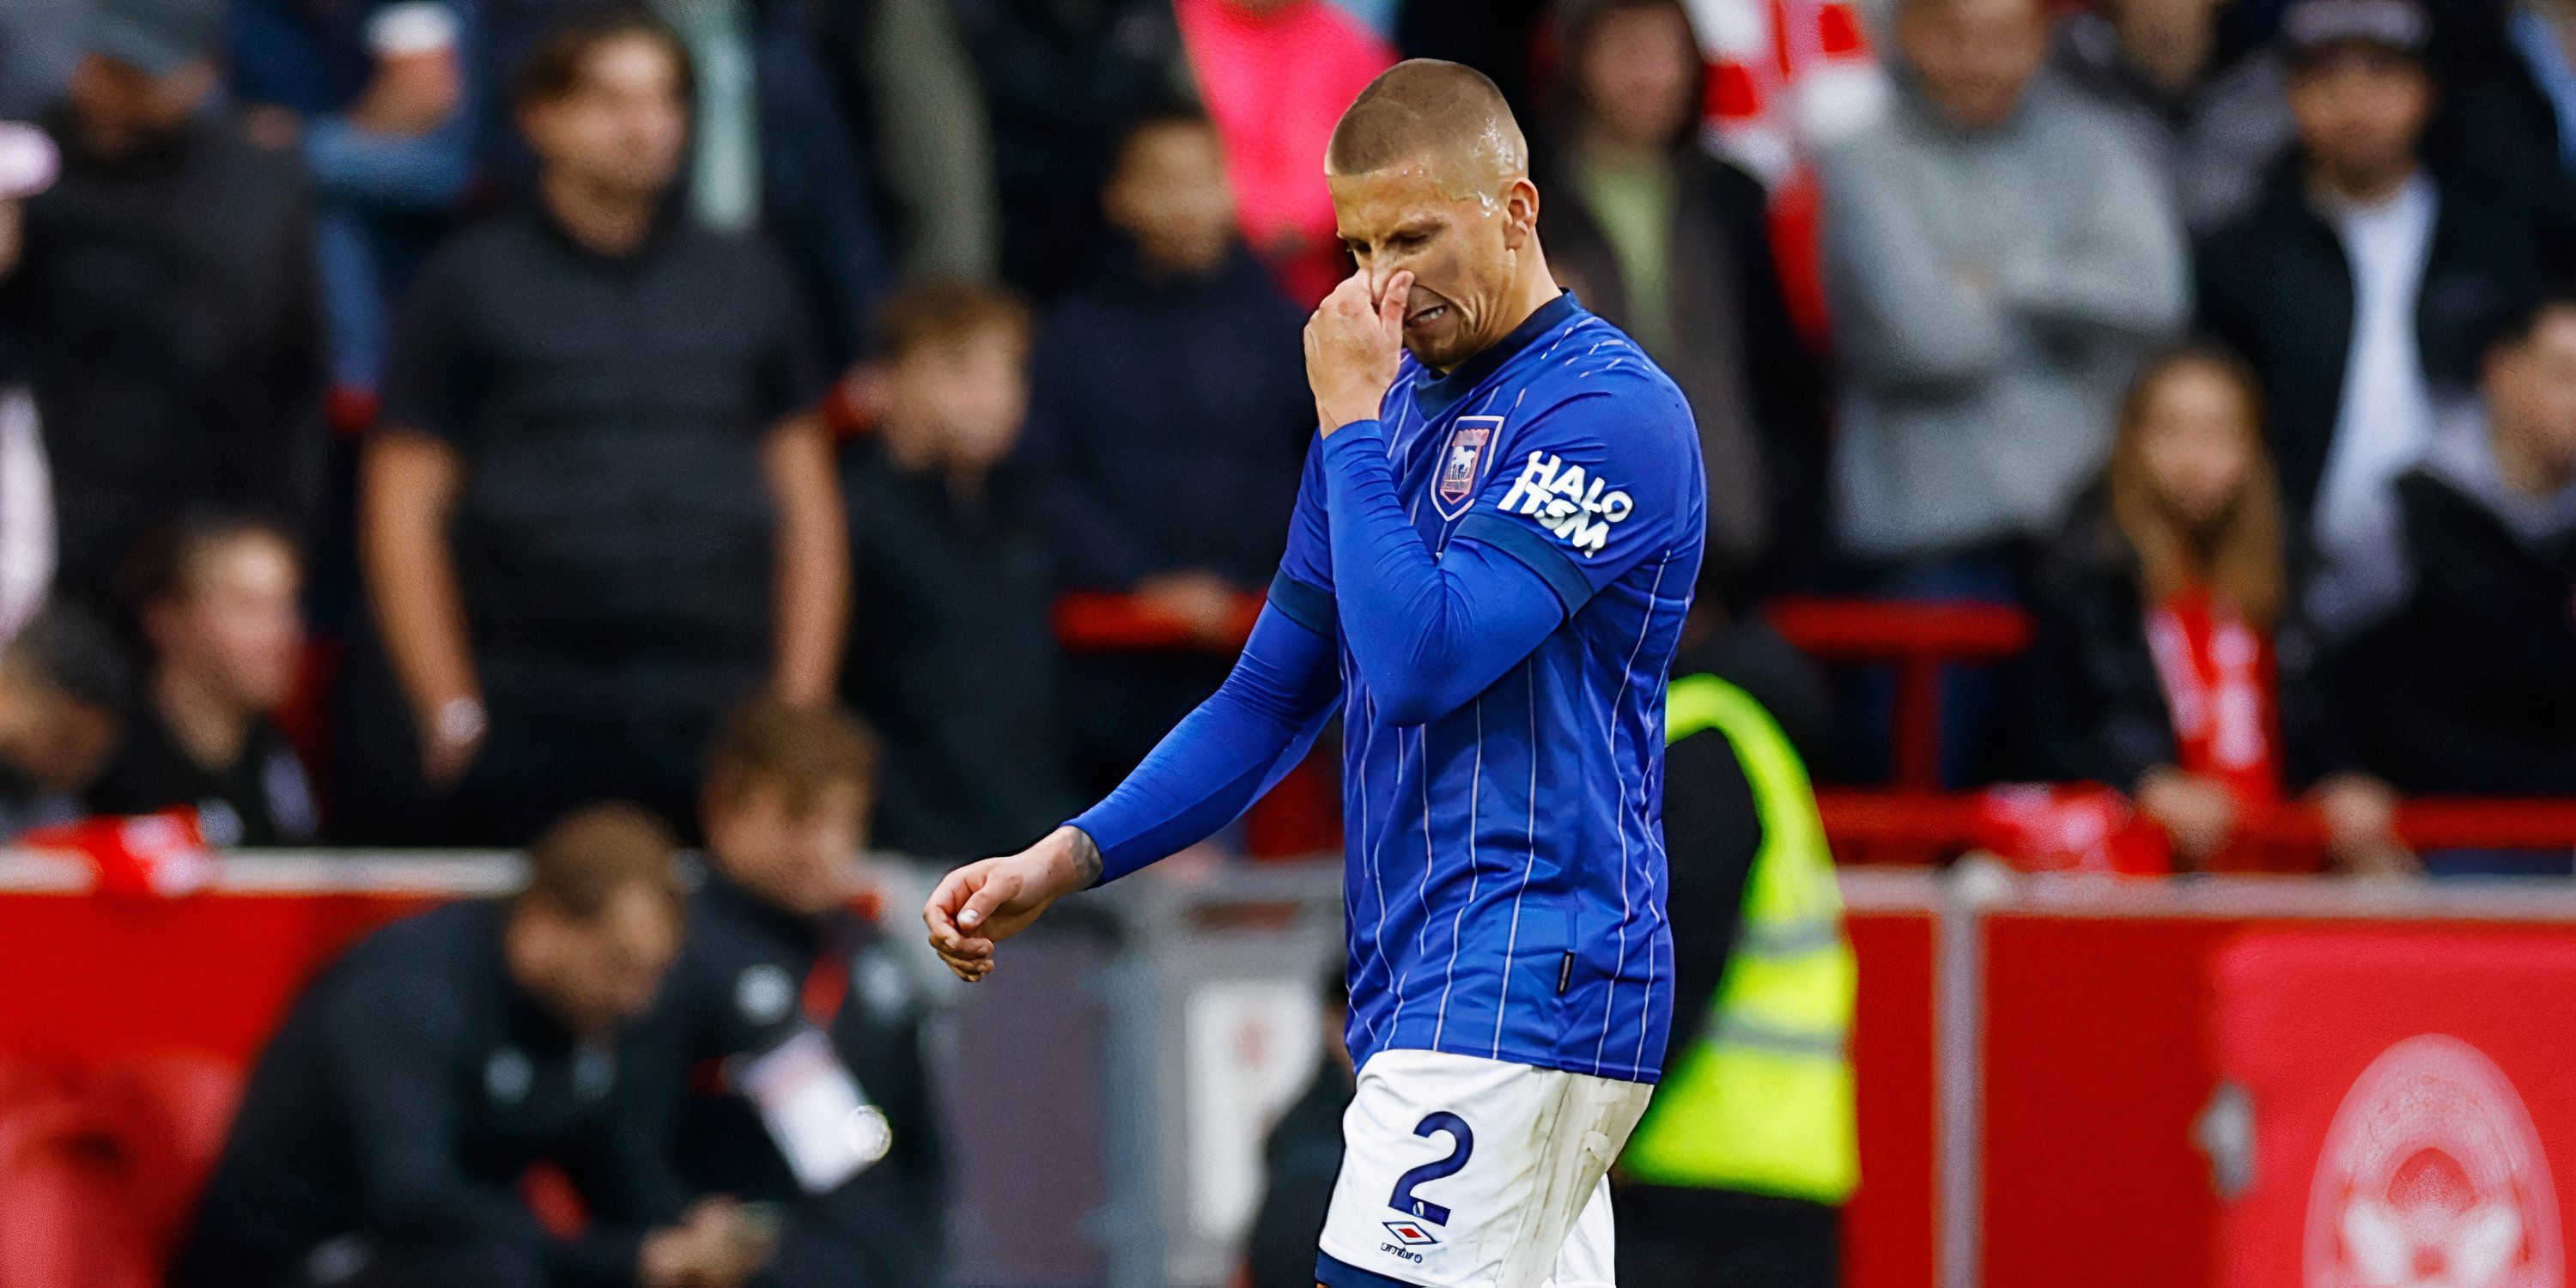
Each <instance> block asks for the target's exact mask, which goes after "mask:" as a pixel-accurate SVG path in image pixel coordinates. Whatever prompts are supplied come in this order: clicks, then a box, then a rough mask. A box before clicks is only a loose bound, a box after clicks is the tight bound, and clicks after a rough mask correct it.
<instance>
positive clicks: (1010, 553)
mask: <svg viewBox="0 0 2576 1288" xmlns="http://www.w3.org/2000/svg"><path fill="white" fill-rule="evenodd" d="M1029 329H1030V328H1029V316H1028V311H1027V309H1026V307H1025V306H1023V305H1022V304H1020V303H1019V302H1018V300H1017V299H1015V298H1014V297H1012V296H1010V295H1008V294H1005V293H1003V292H1000V291H998V290H995V289H993V288H990V287H982V286H974V285H968V284H964V283H955V282H932V283H923V284H919V285H916V286H912V287H907V288H905V289H903V290H901V291H898V292H897V293H896V294H895V295H894V296H893V298H891V299H889V300H888V301H887V302H886V307H885V312H884V314H883V316H882V319H881V321H880V323H879V326H878V330H879V333H880V334H881V336H882V337H883V339H882V341H881V343H882V345H883V352H882V354H881V355H880V357H879V358H878V359H877V365H878V366H879V367H880V369H881V372H882V379H883V384H884V388H885V410H884V416H883V418H882V420H881V421H880V422H879V424H878V427H877V433H876V434H875V435H874V436H872V437H868V438H863V439H861V440H859V441H858V442H855V443H852V444H851V445H850V447H849V450H848V454H847V456H846V457H845V458H844V460H843V463H842V473H841V485H842V489H843V491H844V494H845V495H846V496H847V498H848V503H849V513H850V546H851V560H852V564H853V571H854V573H855V584H856V586H857V602H858V614H857V630H856V632H855V633H854V635H853V638H852V640H851V647H850V666H849V668H848V673H847V676H846V679H845V685H846V691H847V692H848V694H849V695H850V699H851V702H850V704H851V705H852V706H853V707H855V708H857V709H858V711H859V712H860V713H861V714H862V715H864V716H866V717H867V720H868V722H869V723H870V724H871V725H873V726H875V728H876V730H877V732H878V734H879V735H880V736H881V737H883V738H884V739H885V748H886V755H885V774H884V779H883V782H882V784H881V786H880V795H879V797H878V803H877V815H876V828H875V832H876V839H877V843H878V845H879V846H881V847H882V848H884V849H887V850H890V851H894V852H897V853H903V854H912V855H918V856H922V857H927V858H940V859H961V858H967V857H970V856H973V855H979V854H992V853H996V852H1001V851H1007V850H1009V849H1011V848H1012V847H1015V846H1020V845H1026V844H1027V843H1028V842H1029V839H1030V838H1032V837H1035V836H1037V835H1039V834H1041V833H1043V832H1045V831H1046V830H1047V829H1048V828H1050V827H1052V826H1054V825H1055V824H1057V823H1060V822H1062V821H1063V820H1064V819H1065V818H1066V817H1068V816H1069V815H1070V814H1072V812H1073V810H1074V808H1075V807H1076V806H1077V805H1078V802H1077V801H1076V800H1075V792H1074V789H1073V783H1072V771H1071V758H1072V757H1071V749H1070V743H1069V740H1068V738H1067V736H1066V733H1065V723H1064V699H1063V694H1062V685H1061V674H1062V672H1061V669H1060V663H1059V661H1058V658H1057V656H1056V648H1055V634H1054V630H1053V627H1052V625H1051V623H1050V620H1049V616H1048V614H1049V608H1050V604H1051V601H1052V597H1053V588H1054V584H1055V571H1054V567H1053V560H1052V558H1051V553H1052V552H1051V551H1050V550H1049V549H1048V542H1047V541H1046V539H1045V537H1044V536H1043V535H1042V534H1041V532H1040V531H1039V529H1038V528H1037V526H1036V525H1035V523H1034V522H1033V521H1032V517H1031V509H1030V507H1029V505H1028V501H1027V491H1028V489H1027V487H1026V483H1025V480H1024V479H1022V478H1021V477H1019V476H1018V475H1017V473H1016V472H1015V471H1012V470H1010V469H1008V468H1007V467H1005V465H1004V462H1005V461H1006V460H1008V459H1009V457H1010V455H1011V452H1012V449H1013V448H1014V447H1015V446H1017V445H1018V442H1019V438H1020V430H1021V423H1022V421H1023V420H1024V419H1025V418H1026V416H1027V414H1028V374H1027V367H1028V355H1029Z"/></svg>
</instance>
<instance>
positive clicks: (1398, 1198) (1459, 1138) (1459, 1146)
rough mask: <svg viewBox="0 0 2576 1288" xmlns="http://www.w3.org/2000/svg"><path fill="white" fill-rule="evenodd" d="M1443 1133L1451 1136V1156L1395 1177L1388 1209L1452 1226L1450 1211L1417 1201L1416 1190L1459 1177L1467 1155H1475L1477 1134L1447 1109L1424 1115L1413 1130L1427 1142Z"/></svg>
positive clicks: (1389, 1196)
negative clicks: (1414, 1190) (1427, 1182)
mask: <svg viewBox="0 0 2576 1288" xmlns="http://www.w3.org/2000/svg"><path fill="white" fill-rule="evenodd" d="M1441 1132H1447V1133H1449V1155H1448V1157H1446V1158H1438V1159H1433V1160H1432V1161H1430V1162H1428V1163H1424V1164H1423V1165H1422V1166H1420V1167H1417V1168H1414V1169H1413V1170H1412V1171H1410V1172H1406V1173H1405V1174H1404V1175H1402V1176H1399V1177H1397V1178H1395V1193H1393V1194H1390V1195H1387V1196H1386V1205H1387V1206H1388V1207H1391V1208H1394V1209H1395V1210H1396V1211H1398V1212H1402V1213H1404V1214H1405V1215H1407V1216H1411V1217H1417V1218H1419V1219H1421V1220H1424V1221H1428V1222H1430V1223H1431V1224H1433V1225H1447V1224H1449V1209H1447V1208H1445V1207H1442V1206H1440V1205H1439V1204H1437V1203H1434V1202H1432V1201H1431V1200H1429V1199H1421V1198H1415V1197H1414V1196H1413V1187H1414V1186H1416V1185H1420V1184H1421V1183H1423V1182H1424V1181H1436V1180H1439V1179H1440V1178H1441V1177H1444V1176H1455V1175H1457V1174H1458V1171H1459V1169H1460V1168H1463V1167H1465V1166H1466V1165H1467V1156H1468V1155H1470V1154H1473V1153H1475V1152H1476V1133H1474V1132H1472V1131H1469V1130H1467V1120H1466V1119H1464V1118H1461V1117H1459V1116H1458V1115H1456V1114H1453V1113H1450V1112H1448V1111H1447V1110H1442V1111H1441V1112H1439V1113H1436V1114H1429V1115H1425V1116H1424V1118H1423V1119H1422V1121H1421V1122H1420V1123H1417V1124H1415V1126H1414V1128H1413V1134H1414V1135H1416V1136H1420V1137H1422V1138H1424V1139H1425V1140H1428V1139H1430V1138H1431V1137H1432V1136H1435V1135H1437V1134H1439V1133H1441Z"/></svg>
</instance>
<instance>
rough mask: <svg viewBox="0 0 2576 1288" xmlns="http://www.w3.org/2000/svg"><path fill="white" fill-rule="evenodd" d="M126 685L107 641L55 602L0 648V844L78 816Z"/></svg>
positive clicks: (95, 626)
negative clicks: (83, 793) (85, 791)
mask: <svg viewBox="0 0 2576 1288" xmlns="http://www.w3.org/2000/svg"><path fill="white" fill-rule="evenodd" d="M132 687H133V684H132V676H131V674H130V671H129V668H128V667H127V665H126V662H125V656H124V654H123V652H122V651H120V650H119V649H118V647H117V644H116V637H115V636H113V635H111V634H110V633H109V632H108V630H107V628H106V627H104V626H102V625H100V624H99V623H98V622H97V621H96V620H95V619H93V618H91V617H90V616H89V615H88V614H86V613H83V612H81V611H79V610H78V609H74V608H70V607H66V606H63V605H59V604H58V605H55V606H54V607H52V608H49V609H46V610H45V611H44V612H43V613H42V614H40V615H38V616H37V617H36V619H35V620H34V621H31V622H29V623H27V625H26V626H25V628H24V629H22V630H20V631H19V632H18V633H17V635H16V636H15V637H14V638H12V639H10V640H9V641H8V642H7V644H6V645H5V646H0V845H5V844H7V843H8V841H9V838H11V837H13V836H15V835H17V834H18V833H20V832H23V831H25V830H27V829H28V828H31V827H44V826H49V825H51V824H55V823H67V822H70V821H72V820H73V819H75V818H78V817H80V815H81V814H82V813H83V812H84V811H83V810H82V808H81V805H80V793H81V791H82V790H83V789H84V788H87V787H88V786H89V785H90V783H91V781H92V780H94V779H96V778H97V777H98V775H99V773H100V771H102V770H103V769H105V768H106V767H107V763H108V759H109V757H111V756H112V755H114V754H115V751H116V741H117V735H118V729H119V713H120V712H122V711H124V710H125V704H126V701H127V695H128V692H129V690H130V689H131V688H132Z"/></svg>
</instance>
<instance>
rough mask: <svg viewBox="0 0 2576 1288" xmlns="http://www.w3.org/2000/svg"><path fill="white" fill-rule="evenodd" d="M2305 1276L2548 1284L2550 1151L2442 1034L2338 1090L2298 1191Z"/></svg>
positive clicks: (2490, 1285) (2553, 1241)
mask: <svg viewBox="0 0 2576 1288" xmlns="http://www.w3.org/2000/svg"><path fill="white" fill-rule="evenodd" d="M2306 1277H2307V1288H2543V1286H2544V1285H2546V1286H2547V1288H2558V1286H2559V1285H2560V1284H2561V1283H2563V1282H2564V1278H2565V1261H2564V1254H2563V1251H2562V1248H2561V1245H2560V1243H2559V1230H2558V1196H2557V1193H2556V1191H2555V1190H2553V1189H2552V1188H2551V1186H2550V1183H2549V1161H2548V1159H2547V1158H2546V1157H2545V1156H2544V1155H2543V1154H2542V1152H2541V1145H2540V1136H2539V1134H2538V1133H2537V1132H2535V1131H2534V1130H2533V1129H2532V1126H2531V1115H2530V1113H2529V1112H2528V1111H2526V1110H2525V1109H2524V1108H2523V1104H2522V1097H2521V1096H2520V1095H2519V1094H2517V1093H2516V1092H2515V1091H2514V1089H2513V1084H2512V1083H2511V1082H2509V1081H2507V1080H2506V1078H2505V1076H2504V1071H2503V1070H2501V1069H2498V1068H2497V1067H2496V1066H2495V1062H2494V1061H2492V1060H2490V1059H2488V1058H2487V1057H2486V1055H2485V1054H2484V1053H2483V1052H2481V1051H2479V1050H2478V1049H2477V1048H2476V1047H2473V1046H2470V1045H2469V1044H2468V1043H2466V1042H2462V1041H2460V1040H2459V1039H2458V1038H2454V1037H2449V1036H2446V1035H2443V1034H2439V1033H2426V1034H2421V1035H2418V1036H2416V1037H2411V1038H2408V1039H2406V1040H2405V1041H2403V1042H2400V1043H2398V1044H2397V1045H2395V1046H2392V1047H2390V1048H2388V1049H2387V1050H2386V1051H2383V1052H2381V1053H2380V1054H2379V1058H2378V1059H2376V1060H2373V1061H2371V1064H2370V1067H2369V1068H2368V1069H2365V1070H2363V1071H2362V1075H2361V1077H2360V1078H2359V1079H2358V1080H2356V1081H2355V1082H2354V1083H2353V1084H2352V1090H2351V1091H2349V1092H2347V1093H2345V1095H2344V1098H2343V1106H2342V1107H2341V1108H2339V1109H2337V1110H2336V1111H2335V1117H2334V1125H2333V1126H2332V1127H2330V1128H2328V1129H2327V1131H2326V1143H2325V1149H2324V1150H2323V1152H2322V1153H2320V1154H2319V1156H2318V1159H2317V1174H2316V1180H2315V1182H2314V1184H2313V1185H2312V1186H2311V1187H2310V1189H2309V1191H2308V1230H2307V1276H2306Z"/></svg>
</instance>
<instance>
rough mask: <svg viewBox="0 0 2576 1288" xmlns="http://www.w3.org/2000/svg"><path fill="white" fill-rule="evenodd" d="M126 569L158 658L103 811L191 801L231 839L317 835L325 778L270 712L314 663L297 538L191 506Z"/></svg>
mask: <svg viewBox="0 0 2576 1288" xmlns="http://www.w3.org/2000/svg"><path fill="white" fill-rule="evenodd" d="M125 573H126V576H125V581H126V589H127V593H128V595H129V596H130V597H131V599H132V602H133V605H134V609H135V613H136V617H137V624H138V625H139V626H140V627H141V634H142V638H143V642H144V644H145V646H146V647H147V648H148V649H149V651H150V653H151V665H150V668H149V670H148V671H147V673H146V675H145V678H144V684H143V686H142V687H143V691H142V692H141V693H140V694H138V695H137V700H136V702H135V703H134V705H133V706H132V707H131V708H130V709H129V710H128V711H127V713H126V716H125V736H124V740H123V742H122V743H121V744H120V745H119V746H118V747H117V750H116V755H115V757H114V758H113V759H111V760H110V761H109V762H108V766H107V771H106V772H105V773H103V774H101V775H100V776H99V779H98V781H97V782H95V783H93V784H91V785H90V789H89V807H90V809H91V810H92V811H93V812H95V813H100V814H149V813H153V812H155V811H157V810H163V809H168V808H170V807H172V806H187V807H189V808H192V809H194V810H196V811H197V816H198V826H199V827H200V828H201V829H202V830H203V832H204V834H205V836H206V839H207V840H208V841H210V842H212V843H213V844H215V845H218V846H230V845H267V846H274V845H302V844H307V843H309V842H311V841H312V840H313V837H314V832H315V830H316V828H315V817H314V807H313V791H312V787H311V785H310V784H309V783H308V782H307V781H306V779H305V774H304V765H303V763H302V762H301V761H299V760H297V759H296V756H295V750H294V748H292V747H290V746H288V745H287V742H286V735H285V734H284V733H282V732H280V731H279V730H278V727H277V725H276V723H275V722H274V721H273V720H271V719H270V713H271V712H273V711H275V710H277V708H278V707H279V706H280V705H282V704H283V703H284V702H285V701H286V699H287V698H288V696H289V695H290V694H291V693H292V692H293V691H294V688H295V679H296V671H297V667H298V665H299V664H300V663H301V662H302V660H303V650H304V618H303V614H302V612H301V611H300V610H299V609H298V608H297V606H296V600H297V595H298V593H299V592H300V591H301V589H302V586H303V580H304V577H303V568H302V565H301V564H300V563H299V562H298V560H297V558H296V554H295V547H294V545H293V544H292V543H291V542H289V541H288V540H287V537H286V534H285V533H284V532H282V531H280V530H279V529H278V528H276V527H275V526H274V525H272V524H269V523H266V522H263V521H260V520H256V519H243V518H233V517H229V516H217V515H206V516H189V517H185V518H182V519H180V520H178V521H176V522H174V523H172V524H170V525H167V526H166V527H164V528H162V529H161V530H159V531H156V532H155V533H154V534H153V535H151V536H149V537H147V538H145V539H144V543H143V545H142V547H141V548H140V549H138V550H136V551H135V552H134V554H133V555H132V556H131V557H130V559H129V562H128V564H127V566H126V568H125Z"/></svg>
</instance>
